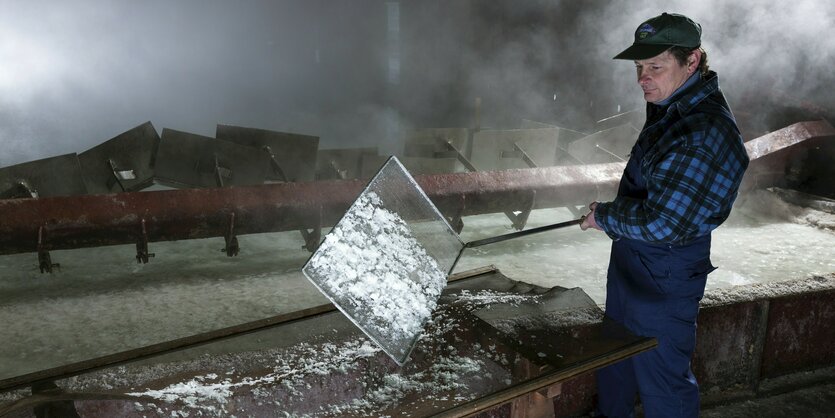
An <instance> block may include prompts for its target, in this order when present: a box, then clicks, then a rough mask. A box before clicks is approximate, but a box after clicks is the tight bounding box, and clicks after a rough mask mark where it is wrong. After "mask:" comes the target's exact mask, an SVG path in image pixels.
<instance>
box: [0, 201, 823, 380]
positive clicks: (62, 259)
mask: <svg viewBox="0 0 835 418" xmlns="http://www.w3.org/2000/svg"><path fill="white" fill-rule="evenodd" d="M763 193H765V192H763ZM769 199H772V197H770V196H768V195H766V194H762V195H759V196H756V197H755V198H751V199H746V201H745V202H742V203H741V204H740V205H738V208H737V210H736V211H735V213H734V215H733V216H732V217H731V219H729V220H728V222H726V223H725V224H724V225H722V226H721V227H719V228H718V229H717V230H716V231H715V232H714V233H713V247H712V261H713V264H714V265H716V266H717V267H719V268H718V270H716V271H715V272H713V273H712V274H711V275H710V276H709V278H708V284H707V286H708V289H714V288H725V287H731V286H737V285H745V284H751V283H763V282H772V281H783V280H790V279H796V278H802V277H808V276H811V275H816V274H824V273H831V272H835V232H833V229H832V228H831V227H832V226H833V225H835V222H832V216H833V215H830V214H825V213H819V212H814V211H809V210H807V209H801V208H797V207H792V206H791V205H786V204H783V203H780V202H777V201H771V200H769ZM571 218H572V215H571V214H570V213H569V212H568V211H567V210H565V209H543V210H537V211H534V212H533V213H532V214H531V216H530V219H529V223H528V227H536V226H541V225H547V224H550V223H555V222H561V221H565V220H569V219H571ZM464 222H465V228H464V231H462V234H461V237H462V239H463V240H464V241H465V242H466V241H472V240H476V239H480V238H485V237H490V236H494V235H500V234H504V233H508V232H512V230H511V229H510V227H509V221H508V220H507V219H506V218H505V217H504V215H501V214H494V215H480V216H473V217H467V218H465V219H464ZM810 223H811V224H818V225H823V226H826V225H829V227H815V226H812V225H810ZM238 239H239V242H240V245H241V252H240V255H238V256H237V257H226V256H225V254H224V253H222V252H221V251H220V249H221V248H223V239H221V238H217V239H203V240H191V241H178V242H162V243H151V244H150V251H151V252H154V253H156V257H155V258H152V259H151V261H150V263H148V264H137V263H136V262H135V259H134V256H135V247H134V246H133V245H121V246H111V247H102V248H90V249H78V250H67V251H53V252H52V253H51V255H52V258H53V262H58V263H60V264H61V268H60V270H59V271H56V272H55V273H54V274H40V272H39V270H38V268H37V255H36V254H34V253H29V254H16V255H9V256H1V257H0V320H2V324H3V326H2V327H0V341H2V342H3V343H2V344H0V379H7V378H10V377H14V376H18V375H21V374H25V373H29V372H33V371H37V370H41V369H44V368H49V367H56V366H60V365H62V364H66V363H69V362H75V361H81V360H86V359H90V358H94V357H99V356H103V355H107V354H112V353H115V352H119V351H123V350H127V349H131V348H136V347H139V346H143V345H148V344H153V343H157V342H162V341H167V340H171V339H174V338H180V337H184V336H188V335H193V334H196V333H199V332H205V331H209V330H213V329H217V328H221V327H227V326H232V325H236V324H240V323H243V322H248V321H254V320H258V319H263V318H266V317H270V316H273V315H277V314H279V313H283V312H290V311H295V310H298V309H302V308H305V307H310V306H315V305H320V304H324V303H327V302H328V301H327V299H326V298H325V297H324V296H322V295H321V294H320V293H319V292H318V290H316V288H315V287H313V285H311V284H310V283H309V282H308V281H307V279H306V278H305V277H304V276H303V275H302V273H301V271H300V269H301V267H302V265H303V264H304V263H305V261H306V260H307V259H308V257H309V256H310V254H309V253H308V252H307V251H306V250H303V249H302V248H301V246H302V245H303V241H302V239H301V236H300V234H299V233H298V232H283V233H270V234H257V235H245V236H240V237H238ZM610 245H611V241H610V240H609V239H608V237H606V236H605V234H603V233H600V232H598V231H591V230H590V231H585V232H583V231H581V230H580V229H579V228H578V227H576V226H574V227H569V228H565V229H561V230H553V231H549V232H544V233H541V234H536V235H530V236H527V237H523V238H518V239H514V240H510V241H505V242H501V243H496V244H489V245H486V246H482V247H478V248H473V249H468V250H466V251H465V253H464V255H463V256H462V258H461V260H460V261H459V263H458V265H457V267H456V271H464V270H468V269H471V268H476V267H482V266H485V265H494V266H496V267H498V268H499V269H500V270H501V271H502V272H503V273H504V274H505V275H507V276H508V277H510V278H512V279H515V280H521V281H525V282H529V283H532V284H536V285H539V286H544V287H552V286H563V287H568V288H573V287H581V288H582V289H583V290H585V292H586V293H588V294H589V296H591V297H592V299H594V300H595V302H597V303H598V304H601V305H602V304H603V303H604V301H605V281H606V268H607V264H608V258H609V248H610Z"/></svg>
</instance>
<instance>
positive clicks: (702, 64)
mask: <svg viewBox="0 0 835 418" xmlns="http://www.w3.org/2000/svg"><path fill="white" fill-rule="evenodd" d="M697 49H698V50H699V51H701V52H702V59H701V60H700V61H699V68H698V70H699V72H700V73H702V75H703V76H704V75H707V71H708V70H709V68H710V66H709V65H708V63H707V51H705V49H704V48H702V47H701V46H697V47H695V48H688V47H686V46H673V47H670V49H668V51H670V53H671V54H673V56H674V57H676V61H678V64H679V65H682V66H685V65H687V57H689V56H690V53H691V52H693V51H695V50H697Z"/></svg>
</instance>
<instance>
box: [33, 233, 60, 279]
mask: <svg viewBox="0 0 835 418" xmlns="http://www.w3.org/2000/svg"><path fill="white" fill-rule="evenodd" d="M44 232H45V231H44V227H43V225H42V226H40V227H38V267H39V268H40V270H41V273H52V269H53V268H61V264H60V263H53V262H52V257H51V256H50V255H49V251H47V250H46V243H45V238H44Z"/></svg>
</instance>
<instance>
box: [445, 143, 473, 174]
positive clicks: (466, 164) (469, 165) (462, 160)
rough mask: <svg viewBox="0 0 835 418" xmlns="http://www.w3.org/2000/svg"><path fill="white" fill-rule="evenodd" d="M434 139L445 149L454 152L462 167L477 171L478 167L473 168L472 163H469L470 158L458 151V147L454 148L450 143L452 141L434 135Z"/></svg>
mask: <svg viewBox="0 0 835 418" xmlns="http://www.w3.org/2000/svg"><path fill="white" fill-rule="evenodd" d="M435 139H436V140H437V141H438V142H440V143H441V144H442V145H443V146H444V147H446V149H448V150H450V151H452V152H453V153H455V158H457V159H458V162H460V163H461V164H462V165H464V167H466V168H467V171H472V172H476V171H478V169H477V168H475V166H474V165H473V163H471V162H470V160H468V159H467V157H465V156H464V154H462V153H461V151H459V150H458V148H456V147H455V145H453V144H452V141H450V140H448V139H444V138H441V137H440V136H436V137H435Z"/></svg>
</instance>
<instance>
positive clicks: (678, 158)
mask: <svg viewBox="0 0 835 418" xmlns="http://www.w3.org/2000/svg"><path fill="white" fill-rule="evenodd" d="M678 96H679V97H677V98H676V97H674V98H673V100H672V101H671V102H670V103H669V104H668V105H667V106H658V105H655V104H652V103H647V123H646V124H645V125H644V129H643V130H642V131H641V133H640V135H639V136H638V142H637V143H638V144H641V147H642V149H643V150H644V156H643V158H642V159H641V161H639V162H638V163H639V164H640V169H641V174H642V175H643V177H644V180H645V182H646V187H647V196H646V198H645V199H638V198H635V197H627V196H618V197H616V198H615V200H614V201H612V202H605V203H599V204H598V206H597V209H596V210H595V221H596V222H597V224H598V225H599V226H600V228H601V229H603V231H604V232H606V233H607V234H608V235H609V236H610V237H611V238H612V239H620V238H621V237H625V238H629V239H634V240H640V241H646V242H652V243H663V244H684V243H686V242H688V241H691V240H693V239H695V238H698V237H700V236H704V235H706V234H709V233H710V231H712V230H713V229H715V228H716V227H718V226H719V225H720V224H722V222H724V221H725V219H727V218H728V215H730V212H731V206H732V205H733V202H734V200H735V199H736V196H737V191H738V189H739V184H740V182H741V180H742V175H743V173H744V172H745V169H746V168H747V167H748V154H747V153H746V151H745V147H744V146H743V142H742V137H741V136H740V133H739V129H738V128H737V126H736V121H735V120H734V118H733V115H732V114H731V111H730V107H729V106H728V103H727V101H726V100H725V97H724V95H723V94H722V92H721V90H720V89H719V82H718V79H717V76H716V73H714V72H712V71H711V72H710V73H709V74H708V75H707V76H705V77H703V78H702V79H701V80H699V81H698V82H697V83H696V84H695V85H694V86H692V87H690V88H687V89H686V90H685V91H683V92H680V93H678Z"/></svg>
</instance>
